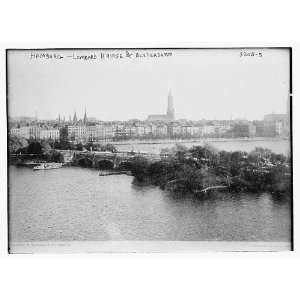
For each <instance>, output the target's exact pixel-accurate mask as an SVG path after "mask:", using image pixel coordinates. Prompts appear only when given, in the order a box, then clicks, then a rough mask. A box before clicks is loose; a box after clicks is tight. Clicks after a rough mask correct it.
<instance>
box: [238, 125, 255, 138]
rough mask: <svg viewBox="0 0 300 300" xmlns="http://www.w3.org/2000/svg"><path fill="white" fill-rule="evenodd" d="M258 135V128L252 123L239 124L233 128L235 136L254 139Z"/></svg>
mask: <svg viewBox="0 0 300 300" xmlns="http://www.w3.org/2000/svg"><path fill="white" fill-rule="evenodd" d="M255 135H256V126H255V125H254V124H252V123H238V124H234V126H233V136H234V137H236V138H238V137H254V136H255Z"/></svg>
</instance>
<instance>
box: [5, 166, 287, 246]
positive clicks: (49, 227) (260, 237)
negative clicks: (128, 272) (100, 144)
mask: <svg viewBox="0 0 300 300" xmlns="http://www.w3.org/2000/svg"><path fill="white" fill-rule="evenodd" d="M290 216H291V212H290V201H288V199H286V198H284V199H280V198H273V197H272V196H271V195H269V194H243V193H236V194H229V193H224V194H223V193H222V194H221V193H219V194H216V195H214V196H212V197H210V198H206V199H201V200H200V199H197V198H194V197H191V196H185V197H182V196H180V195H177V196H176V195H175V196H174V195H171V194H170V193H168V192H167V191H163V190H161V189H159V188H157V187H153V186H149V185H143V184H137V183H136V182H135V181H134V179H133V177H130V176H126V175H116V176H107V177H101V176H98V172H97V171H96V170H93V169H83V168H76V167H70V168H62V169H56V170H50V171H41V172H33V171H32V170H31V169H27V168H16V167H14V166H11V167H10V228H9V230H10V236H11V238H12V240H13V241H43V240H44V241H48V240H55V241H59V240H70V241H71V240H78V241H88V240H90V241H93V240H94V241H101V240H172V241H176V240H197V241H205V240H217V241H230V240H235V241H289V240H290V229H291V218H290Z"/></svg>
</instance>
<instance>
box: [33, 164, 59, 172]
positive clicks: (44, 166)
mask: <svg viewBox="0 0 300 300" xmlns="http://www.w3.org/2000/svg"><path fill="white" fill-rule="evenodd" d="M62 165H63V164H62V163H42V164H40V165H39V166H36V167H34V168H33V170H34V171H37V170H51V169H59V168H61V167H62Z"/></svg>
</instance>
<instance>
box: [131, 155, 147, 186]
mask: <svg viewBox="0 0 300 300" xmlns="http://www.w3.org/2000/svg"><path fill="white" fill-rule="evenodd" d="M148 167H149V161H148V160H147V159H146V158H144V157H141V156H138V157H135V158H134V159H133V160H132V167H131V172H132V175H133V176H134V177H135V178H136V179H137V180H138V181H144V180H145V179H146V178H147V176H148V172H147V171H148V170H147V169H148Z"/></svg>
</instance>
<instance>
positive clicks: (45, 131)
mask: <svg viewBox="0 0 300 300" xmlns="http://www.w3.org/2000/svg"><path fill="white" fill-rule="evenodd" d="M39 134H40V136H39V139H41V140H55V141H58V140H59V136H60V135H59V129H57V128H41V129H40V131H39Z"/></svg>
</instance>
